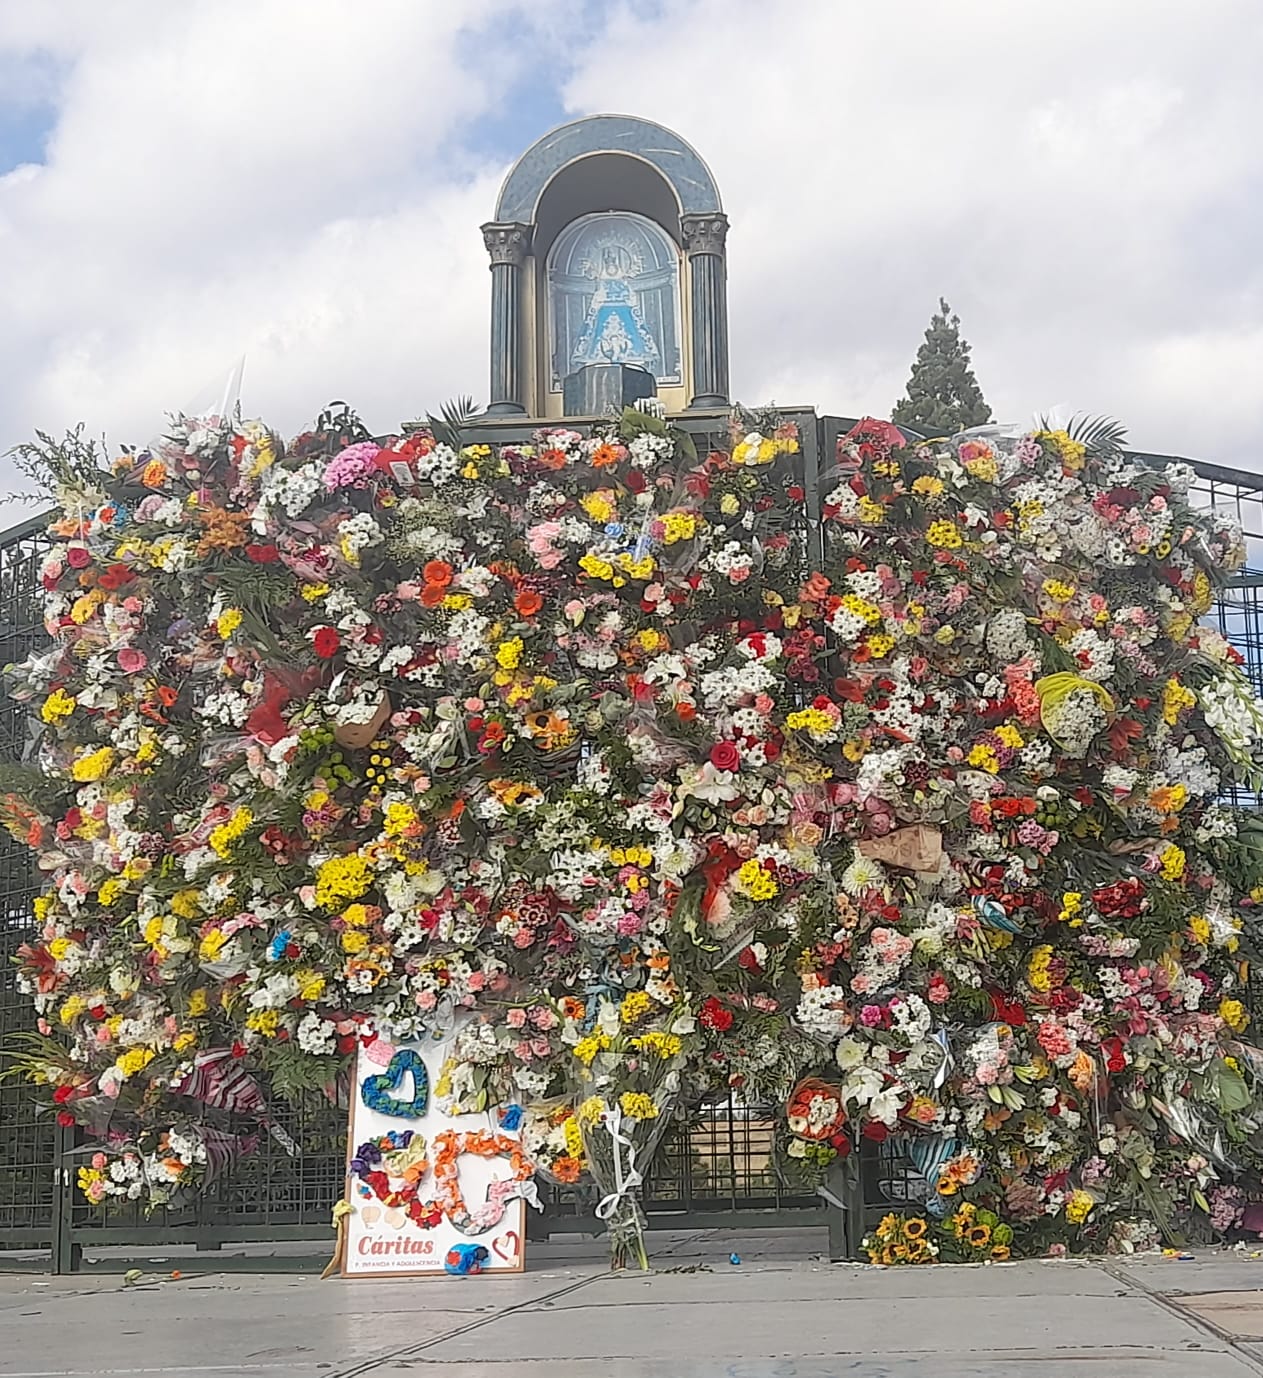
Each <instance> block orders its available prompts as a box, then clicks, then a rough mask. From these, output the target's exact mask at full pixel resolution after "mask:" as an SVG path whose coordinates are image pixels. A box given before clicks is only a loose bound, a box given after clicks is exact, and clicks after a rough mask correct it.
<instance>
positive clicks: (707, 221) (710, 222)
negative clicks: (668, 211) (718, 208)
mask: <svg viewBox="0 0 1263 1378" xmlns="http://www.w3.org/2000/svg"><path fill="white" fill-rule="evenodd" d="M680 230H681V232H682V233H683V235H684V247H685V249H686V250H687V251H688V253H689V255H690V256H692V255H693V254H718V255H720V256H722V255H723V252H724V242H725V241H726V240H727V238H728V217H727V216H726V215H721V214H719V213H718V212H716V213H714V214H710V215H683V216H681V217H680Z"/></svg>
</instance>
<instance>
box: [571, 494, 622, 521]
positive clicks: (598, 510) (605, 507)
mask: <svg viewBox="0 0 1263 1378" xmlns="http://www.w3.org/2000/svg"><path fill="white" fill-rule="evenodd" d="M612 499H613V494H612V493H611V492H610V490H609V489H608V488H600V489H598V490H597V491H596V492H595V493H585V494H584V495H583V497H582V498H580V499H579V506H580V507H582V508H583V510H584V511H585V512H586V513H587V514H588V516H589V517H591V518H592V520H593V521H594V522H600V523H601V524H602V525H604V524H605V523H606V522H609V521H612V520H613V519H614V513H615V512H616V511H617V510H618V509H617V507H616V506H615V505H614V502H613V501H612Z"/></svg>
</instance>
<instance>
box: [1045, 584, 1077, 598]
mask: <svg viewBox="0 0 1263 1378" xmlns="http://www.w3.org/2000/svg"><path fill="white" fill-rule="evenodd" d="M1044 592H1045V593H1046V594H1047V595H1048V596H1049V598H1051V599H1052V600H1053V602H1054V603H1068V602H1069V601H1070V600H1071V599H1072V598H1073V597H1074V593H1075V589H1074V585H1073V584H1066V583H1063V582H1062V581H1061V580H1060V579H1045V580H1044Z"/></svg>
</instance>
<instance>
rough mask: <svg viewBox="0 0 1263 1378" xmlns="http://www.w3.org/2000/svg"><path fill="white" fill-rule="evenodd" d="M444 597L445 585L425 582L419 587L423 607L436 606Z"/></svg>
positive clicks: (445, 593)
mask: <svg viewBox="0 0 1263 1378" xmlns="http://www.w3.org/2000/svg"><path fill="white" fill-rule="evenodd" d="M446 597H447V587H446V585H444V584H426V585H424V586H423V587H422V589H421V606H422V607H424V608H437V607H438V606H439V604H440V603H441V602H442V601H443V599H444V598H446Z"/></svg>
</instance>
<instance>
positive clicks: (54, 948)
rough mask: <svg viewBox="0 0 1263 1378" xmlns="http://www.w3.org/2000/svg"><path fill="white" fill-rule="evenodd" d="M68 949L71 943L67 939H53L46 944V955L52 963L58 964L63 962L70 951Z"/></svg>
mask: <svg viewBox="0 0 1263 1378" xmlns="http://www.w3.org/2000/svg"><path fill="white" fill-rule="evenodd" d="M70 947H71V943H70V939H69V938H54V939H53V940H52V942H51V943H49V944H48V955H49V956H50V957H51V958H52V959H53V961H55V962H60V961H62V960H64V958H65V956H66V954H67V953H68V952H69V951H70Z"/></svg>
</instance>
